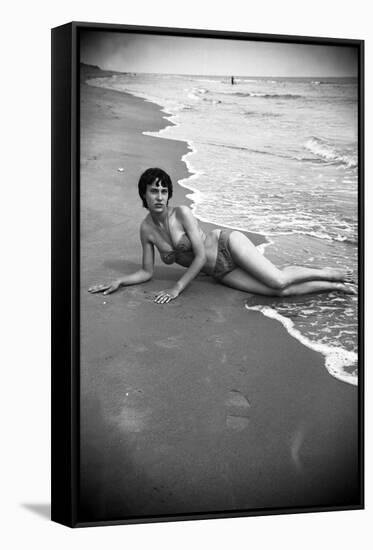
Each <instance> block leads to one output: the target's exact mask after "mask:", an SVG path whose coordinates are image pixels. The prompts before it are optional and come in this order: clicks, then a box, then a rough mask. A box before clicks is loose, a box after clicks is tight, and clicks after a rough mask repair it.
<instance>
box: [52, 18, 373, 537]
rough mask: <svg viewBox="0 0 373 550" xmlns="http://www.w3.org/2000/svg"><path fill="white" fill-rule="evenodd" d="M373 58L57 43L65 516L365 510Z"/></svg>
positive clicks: (100, 36)
mask: <svg viewBox="0 0 373 550" xmlns="http://www.w3.org/2000/svg"><path fill="white" fill-rule="evenodd" d="M363 54H364V44H363V41H360V40H350V39H348V40H347V39H332V38H311V37H300V36H277V35H265V34H246V33H230V32H225V31H224V32H222V31H212V30H204V31H202V30H190V29H169V28H153V27H135V26H125V25H107V24H92V23H70V24H66V25H63V26H61V27H57V28H55V29H53V30H52V244H53V252H52V262H53V264H52V519H53V520H54V521H57V522H60V523H63V524H65V525H68V526H72V527H77V526H90V525H104V524H115V523H136V522H151V521H171V520H185V519H204V518H220V517H235V516H250V515H265V514H284V513H296V512H309V511H312V512H315V511H326V510H328V511H331V510H349V509H359V508H362V507H363V505H364V504H363V502H364V501H363V394H364V361H363V349H364V346H363V303H364V294H363V293H364V281H363V175H364V159H363V108H364V104H363V100H364V97H363V78H364V72H363V62H364V60H363Z"/></svg>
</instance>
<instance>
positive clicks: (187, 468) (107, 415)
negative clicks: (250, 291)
mask: <svg viewBox="0 0 373 550" xmlns="http://www.w3.org/2000/svg"><path fill="white" fill-rule="evenodd" d="M110 74H111V73H110ZM97 76H105V73H102V72H99V71H96V70H94V69H85V72H84V74H83V79H82V81H83V84H82V86H81V475H80V480H81V485H80V511H79V518H80V520H81V521H82V522H83V521H87V520H91V521H93V520H96V521H100V520H105V521H115V520H117V519H124V518H135V517H141V516H151V517H154V518H155V517H158V516H162V515H173V514H178V515H180V516H187V515H188V514H192V513H197V512H201V513H205V514H208V513H214V512H217V511H225V512H231V513H234V512H235V511H242V510H248V511H257V512H258V513H259V512H260V511H263V510H268V511H269V510H270V509H271V508H296V507H299V506H306V507H313V506H341V507H343V506H347V505H354V504H357V503H358V501H359V493H358V454H357V439H358V429H357V421H358V402H357V388H356V387H353V386H350V385H348V384H345V383H343V382H340V381H338V380H336V379H334V378H332V377H331V376H330V375H329V374H328V373H327V371H326V370H325V368H324V365H323V357H322V356H321V355H319V354H317V353H316V352H314V351H312V350H310V349H307V348H305V347H304V346H302V345H301V344H300V343H299V342H298V341H296V340H294V339H293V338H291V337H290V336H289V335H288V334H287V332H286V331H285V329H284V327H283V326H282V325H281V324H280V323H278V322H277V321H273V320H270V319H268V318H265V317H264V316H263V315H261V314H260V313H258V312H254V311H247V310H246V309H245V307H244V305H245V302H246V300H247V297H248V296H247V294H245V293H243V292H239V291H235V290H232V289H229V288H226V287H224V286H221V285H219V284H218V283H216V282H215V281H214V280H212V279H211V278H210V277H207V276H204V275H201V276H199V277H198V278H197V279H196V280H195V281H193V283H192V284H191V285H190V286H189V287H188V288H187V289H186V290H185V291H184V292H183V293H182V294H181V295H180V296H179V298H178V299H177V300H175V301H174V302H172V303H171V304H168V305H158V304H154V303H153V302H152V297H153V296H154V294H155V292H156V291H157V290H161V289H164V288H168V287H169V286H170V285H172V284H173V282H174V281H175V280H177V278H178V277H180V274H181V272H182V268H180V267H178V266H176V267H175V266H165V265H164V264H162V263H161V262H160V260H159V256H158V254H157V253H156V255H157V257H156V269H155V273H154V277H153V279H152V281H150V282H148V283H146V284H143V285H139V286H133V287H127V288H122V289H120V290H119V291H118V292H117V293H115V294H112V295H109V296H101V295H97V294H96V295H91V294H89V293H88V292H87V289H88V287H89V286H91V285H92V284H95V283H99V282H105V281H110V280H111V279H114V278H117V277H118V276H120V275H121V274H124V273H129V272H131V271H133V270H135V269H137V267H138V266H139V264H140V261H141V245H140V240H139V234H138V232H139V225H140V222H141V220H142V218H143V217H144V215H145V214H146V211H145V210H144V208H143V207H142V205H141V202H140V199H139V197H138V194H137V181H138V177H139V175H140V174H141V173H142V172H143V171H144V170H145V169H146V168H148V167H150V166H159V167H161V168H163V169H165V170H166V171H167V172H169V173H170V175H171V177H172V180H173V182H174V188H175V189H174V190H175V192H174V197H173V199H172V204H173V205H177V204H182V203H184V204H185V203H187V204H188V203H189V201H188V199H186V198H185V195H186V193H187V190H185V189H184V188H182V187H181V186H179V185H178V184H177V183H176V182H177V181H178V180H180V179H182V178H185V177H187V176H188V172H187V169H186V166H185V164H184V163H183V162H182V161H181V158H182V156H183V155H184V154H185V153H186V152H187V151H188V146H187V144H186V143H184V142H181V141H173V140H168V139H163V138H162V139H160V138H156V137H150V136H144V135H142V131H156V130H158V129H160V128H163V127H164V126H166V125H167V124H169V123H168V121H166V120H165V119H164V118H163V117H164V113H162V112H161V110H160V107H159V106H157V105H155V104H152V103H150V102H146V101H143V100H142V99H140V98H135V97H133V96H131V95H127V94H123V93H119V92H115V91H110V90H104V89H101V88H93V87H90V86H87V85H86V84H84V80H85V78H88V77H97ZM118 168H122V169H123V171H118ZM189 204H190V203H189ZM202 225H203V226H204V228H205V229H208V225H209V224H207V225H206V224H202ZM251 238H252V239H253V240H254V242H255V244H259V243H260V242H261V238H260V237H259V236H255V235H251ZM202 517H203V516H202Z"/></svg>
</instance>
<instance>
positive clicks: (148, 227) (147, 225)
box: [140, 214, 153, 237]
mask: <svg viewBox="0 0 373 550" xmlns="http://www.w3.org/2000/svg"><path fill="white" fill-rule="evenodd" d="M152 232H153V225H152V223H151V218H150V216H149V214H148V215H147V216H146V217H145V218H144V219H143V220H142V222H141V224H140V235H141V237H150V235H151V234H152Z"/></svg>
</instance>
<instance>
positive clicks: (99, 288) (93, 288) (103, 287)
mask: <svg viewBox="0 0 373 550" xmlns="http://www.w3.org/2000/svg"><path fill="white" fill-rule="evenodd" d="M110 286H111V285H107V284H101V285H94V286H91V287H89V289H88V292H91V293H92V294H95V293H96V292H103V291H104V290H106V289H107V288H110Z"/></svg>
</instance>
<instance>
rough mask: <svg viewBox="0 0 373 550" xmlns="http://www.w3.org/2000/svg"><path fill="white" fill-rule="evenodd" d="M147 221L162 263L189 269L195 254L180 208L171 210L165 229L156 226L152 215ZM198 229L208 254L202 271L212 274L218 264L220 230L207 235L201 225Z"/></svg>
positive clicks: (150, 235) (150, 236) (151, 237)
mask: <svg viewBox="0 0 373 550" xmlns="http://www.w3.org/2000/svg"><path fill="white" fill-rule="evenodd" d="M145 221H146V222H147V229H148V234H149V239H150V241H151V242H152V244H153V245H154V246H155V247H156V248H157V249H158V251H159V254H160V256H161V259H162V261H163V262H164V263H165V264H173V263H177V264H178V265H181V266H183V267H189V266H190V264H191V263H192V261H193V259H194V252H193V247H192V243H191V241H190V239H189V237H188V235H187V234H186V232H185V229H184V227H183V224H182V222H181V220H180V217H179V216H178V208H177V207H174V208H169V212H168V219H167V220H166V224H165V226H164V227H158V226H157V225H155V223H154V222H153V220H152V218H151V217H150V215H149V216H148V217H147V218H146V220H145ZM197 223H198V221H197ZM198 229H199V233H200V237H201V239H202V241H203V244H204V247H205V254H206V262H205V265H204V267H203V268H202V271H203V272H205V273H208V274H211V273H212V272H213V269H214V266H215V263H216V255H217V246H218V239H219V234H220V229H214V230H213V231H210V232H209V233H207V234H206V233H205V232H204V231H203V230H202V228H201V227H200V225H199V223H198Z"/></svg>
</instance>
